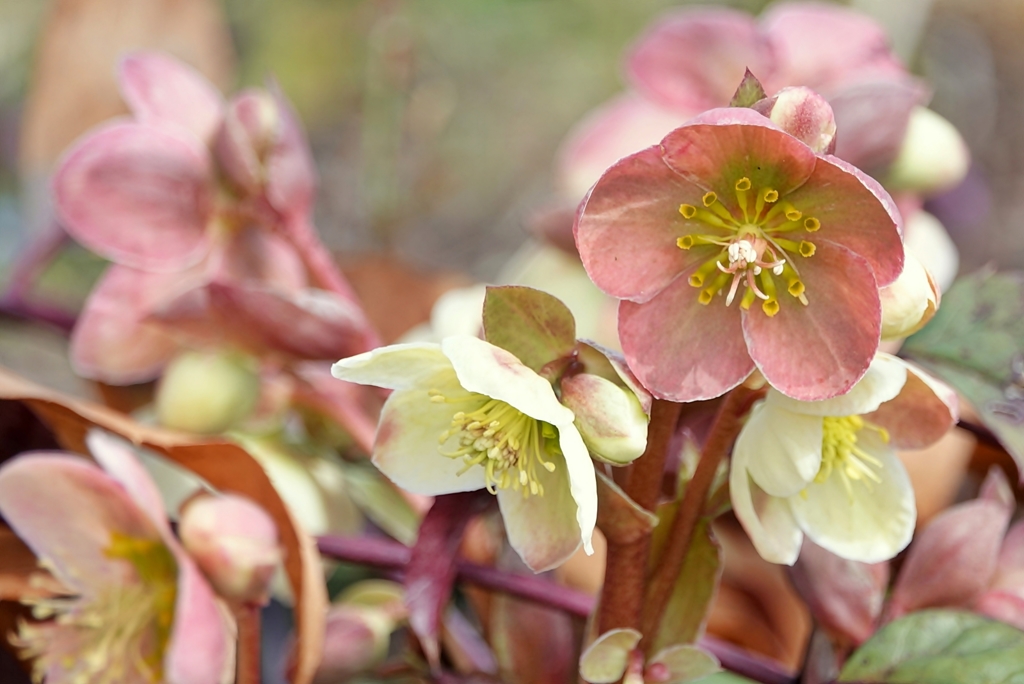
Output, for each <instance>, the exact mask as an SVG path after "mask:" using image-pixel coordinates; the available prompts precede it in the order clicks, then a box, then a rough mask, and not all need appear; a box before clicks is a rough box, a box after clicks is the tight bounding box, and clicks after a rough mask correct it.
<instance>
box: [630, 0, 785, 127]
mask: <svg viewBox="0 0 1024 684" xmlns="http://www.w3.org/2000/svg"><path fill="white" fill-rule="evenodd" d="M774 64H775V60H774V59H773V55H772V48H771V45H770V44H769V43H768V40H767V39H766V38H765V36H764V35H762V33H761V31H760V30H759V29H758V27H757V24H755V23H754V20H753V19H751V17H750V15H748V14H746V13H744V12H740V11H737V10H731V9H724V8H715V9H710V8H707V9H705V8H701V9H688V10H681V11H676V12H672V13H670V14H667V15H666V16H665V17H664V18H662V19H661V20H660V21H658V22H657V23H656V24H655V25H654V27H653V28H651V29H650V30H649V31H648V32H647V34H646V35H644V36H643V37H642V38H641V39H640V41H639V42H638V43H637V45H636V46H635V47H634V48H633V51H632V53H631V54H630V56H629V58H628V62H627V71H628V73H629V77H630V80H631V81H632V82H633V84H634V85H635V86H636V87H637V89H639V90H640V91H641V92H643V93H644V94H645V95H647V96H649V97H650V98H652V99H653V100H655V101H657V102H660V103H662V104H663V105H665V106H668V107H678V108H682V109H684V110H694V109H695V110H698V111H699V110H702V109H710V108H712V107H722V106H724V105H727V104H728V103H729V101H730V100H731V99H732V96H733V93H735V92H736V88H737V87H738V86H739V84H740V81H741V80H742V79H743V74H744V72H745V70H746V69H750V70H751V71H752V72H753V73H754V75H755V76H758V77H759V78H766V77H767V76H768V75H769V74H771V73H772V72H773V71H774V69H775V66H774Z"/></svg>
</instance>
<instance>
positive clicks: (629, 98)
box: [555, 93, 700, 206]
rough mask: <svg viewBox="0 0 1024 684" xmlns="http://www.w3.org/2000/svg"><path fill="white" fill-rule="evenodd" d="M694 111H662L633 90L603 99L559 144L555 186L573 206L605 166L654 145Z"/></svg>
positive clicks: (599, 175) (694, 111)
mask: <svg viewBox="0 0 1024 684" xmlns="http://www.w3.org/2000/svg"><path fill="white" fill-rule="evenodd" d="M698 111H700V110H697V109H694V110H690V111H670V110H666V109H663V108H661V107H659V106H658V105H656V104H654V103H652V102H651V101H650V100H648V99H646V98H644V97H641V96H639V95H637V94H635V93H626V94H624V95H619V96H618V97H616V98H615V99H613V100H610V101H609V102H606V103H605V104H603V105H601V106H599V107H598V108H597V109H595V110H594V111H592V112H591V113H590V114H588V115H587V117H586V118H585V119H583V121H581V122H579V123H578V124H576V126H574V127H573V129H572V130H571V131H570V132H569V135H568V137H567V139H566V141H565V143H563V145H562V148H561V150H560V151H559V154H558V160H557V169H556V172H555V173H556V177H557V180H558V184H559V189H560V190H561V192H562V193H563V194H565V195H566V196H567V197H568V198H569V199H570V200H571V201H572V202H573V204H574V206H575V203H576V202H577V201H578V200H579V199H580V198H582V197H583V196H584V195H585V194H586V192H587V190H588V189H589V188H590V186H591V185H593V184H594V183H595V182H596V181H597V179H598V178H600V177H601V174H602V173H604V171H605V169H607V168H608V167H609V166H611V165H612V164H614V163H615V162H617V161H618V160H619V159H622V158H623V157H625V156H626V155H629V154H632V153H634V152H637V151H639V150H642V149H644V148H645V147H650V146H651V145H656V144H657V143H658V142H660V141H661V139H662V138H664V137H665V136H666V135H667V134H668V132H669V131H671V130H672V129H673V128H676V127H678V126H680V125H681V124H682V123H683V122H684V121H686V120H687V119H688V118H690V117H691V116H692V115H694V114H697V113H698Z"/></svg>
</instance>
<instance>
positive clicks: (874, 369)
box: [766, 353, 907, 416]
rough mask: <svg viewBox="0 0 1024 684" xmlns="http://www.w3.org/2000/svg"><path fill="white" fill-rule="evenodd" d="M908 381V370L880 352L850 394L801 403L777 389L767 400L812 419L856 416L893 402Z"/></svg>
mask: <svg viewBox="0 0 1024 684" xmlns="http://www.w3.org/2000/svg"><path fill="white" fill-rule="evenodd" d="M906 381H907V368H906V366H905V365H904V364H903V362H902V361H900V360H899V359H897V358H896V357H895V356H891V355H889V354H883V353H878V354H875V358H874V359H873V360H872V361H871V365H870V366H868V370H867V373H865V374H864V377H863V378H861V379H860V381H858V382H857V384H856V385H854V386H853V389H851V390H850V391H849V392H847V393H846V394H843V395H840V396H838V397H833V398H832V399H824V400H822V401H800V400H799V399H792V398H790V397H787V396H786V395H784V394H782V393H781V392H778V391H776V390H769V392H768V396H767V397H766V401H767V402H768V403H772V404H776V405H778V406H782V407H784V408H787V409H789V410H790V411H793V412H795V413H805V414H807V415H810V416H853V415H860V414H862V413H870V412H871V411H874V410H875V409H877V408H878V407H879V406H880V405H881V404H882V403H883V402H886V401H889V400H890V399H892V398H893V397H895V396H896V395H897V394H899V392H900V390H901V389H902V388H903V383H905V382H906Z"/></svg>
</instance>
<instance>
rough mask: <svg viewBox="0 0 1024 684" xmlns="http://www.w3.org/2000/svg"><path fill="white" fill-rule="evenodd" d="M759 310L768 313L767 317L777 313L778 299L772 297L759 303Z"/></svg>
mask: <svg viewBox="0 0 1024 684" xmlns="http://www.w3.org/2000/svg"><path fill="white" fill-rule="evenodd" d="M761 310H762V311H764V312H765V313H766V314H768V318H771V317H772V316H774V315H775V314H777V313H779V300H777V299H775V298H774V297H772V298H771V299H767V300H765V301H764V302H762V303H761Z"/></svg>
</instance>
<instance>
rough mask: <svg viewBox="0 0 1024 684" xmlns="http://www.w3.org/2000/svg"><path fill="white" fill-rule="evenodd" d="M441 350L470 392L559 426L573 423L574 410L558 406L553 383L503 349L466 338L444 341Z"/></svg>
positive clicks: (452, 338) (446, 339)
mask: <svg viewBox="0 0 1024 684" xmlns="http://www.w3.org/2000/svg"><path fill="white" fill-rule="evenodd" d="M441 350H442V351H443V352H444V355H445V356H447V357H448V360H449V361H451V364H452V367H453V368H454V369H455V374H456V375H457V376H458V378H459V383H460V384H461V385H462V386H463V387H465V388H466V389H467V390H469V391H470V392H478V393H480V394H483V395H486V396H488V397H491V398H493V399H498V400H499V401H503V402H505V403H506V404H508V405H509V406H511V407H512V408H515V409H518V410H519V411H522V412H523V413H525V414H526V415H528V416H529V417H531V418H535V419H537V420H543V421H545V422H547V423H551V424H552V425H555V426H558V427H561V426H563V425H570V424H572V422H573V420H574V416H573V413H572V411H570V410H569V409H567V408H565V407H564V406H562V405H561V404H560V403H558V398H557V397H555V391H554V390H553V389H551V384H550V383H549V382H548V381H547V380H545V379H544V378H542V377H540V376H539V375H537V374H536V373H535V372H533V371H532V370H531V369H529V368H527V367H526V366H525V365H523V363H522V362H521V361H520V360H519V359H517V358H516V357H515V356H514V355H512V354H511V353H509V352H507V351H505V350H504V349H501V348H500V347H496V346H494V345H493V344H490V343H489V342H485V341H483V340H481V339H478V338H476V337H471V336H468V335H465V336H457V337H448V338H445V339H444V340H442V341H441Z"/></svg>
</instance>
